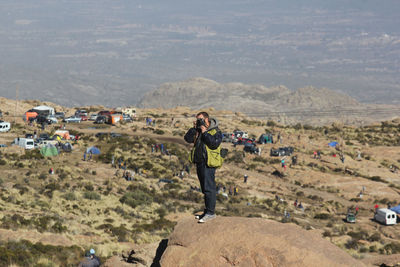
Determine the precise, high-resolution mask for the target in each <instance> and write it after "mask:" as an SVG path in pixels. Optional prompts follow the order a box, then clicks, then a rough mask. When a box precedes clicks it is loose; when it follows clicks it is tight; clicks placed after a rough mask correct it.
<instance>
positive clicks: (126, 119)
mask: <svg viewBox="0 0 400 267" xmlns="http://www.w3.org/2000/svg"><path fill="white" fill-rule="evenodd" d="M122 120H123V121H126V122H132V121H133V119H132V117H131V116H129V115H127V114H122Z"/></svg>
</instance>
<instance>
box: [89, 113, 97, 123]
mask: <svg viewBox="0 0 400 267" xmlns="http://www.w3.org/2000/svg"><path fill="white" fill-rule="evenodd" d="M97 117H98V115H97V114H96V113H93V114H91V115H90V117H89V120H90V121H96V119H97Z"/></svg>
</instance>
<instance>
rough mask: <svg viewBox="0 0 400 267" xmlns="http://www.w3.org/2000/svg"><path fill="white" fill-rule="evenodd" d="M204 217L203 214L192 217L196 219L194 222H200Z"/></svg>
mask: <svg viewBox="0 0 400 267" xmlns="http://www.w3.org/2000/svg"><path fill="white" fill-rule="evenodd" d="M204 215H205V213H202V214H200V215H196V216H194V218H196V220H200V219H201V218H203V217H204Z"/></svg>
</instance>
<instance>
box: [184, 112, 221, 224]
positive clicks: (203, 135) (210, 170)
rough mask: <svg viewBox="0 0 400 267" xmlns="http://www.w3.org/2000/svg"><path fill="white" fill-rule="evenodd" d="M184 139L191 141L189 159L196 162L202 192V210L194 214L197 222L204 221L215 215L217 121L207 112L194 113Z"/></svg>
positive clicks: (218, 152) (218, 160) (218, 150)
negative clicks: (191, 125) (194, 117)
mask: <svg viewBox="0 0 400 267" xmlns="http://www.w3.org/2000/svg"><path fill="white" fill-rule="evenodd" d="M184 139H185V141H186V142H188V143H193V148H192V150H191V152H190V155H189V161H190V162H191V163H194V164H196V170H197V177H198V179H199V182H200V187H201V192H202V193H203V194H204V204H205V208H204V212H203V214H201V215H198V216H196V219H198V222H199V223H205V222H207V221H209V220H212V219H214V218H215V217H216V215H215V203H216V186H215V170H216V168H218V167H221V165H222V162H223V158H222V157H221V142H222V133H221V131H220V130H219V129H218V121H217V120H216V119H213V118H209V115H208V113H207V112H200V113H198V114H197V115H196V121H194V122H193V128H190V129H189V130H188V131H187V133H186V135H185V137H184Z"/></svg>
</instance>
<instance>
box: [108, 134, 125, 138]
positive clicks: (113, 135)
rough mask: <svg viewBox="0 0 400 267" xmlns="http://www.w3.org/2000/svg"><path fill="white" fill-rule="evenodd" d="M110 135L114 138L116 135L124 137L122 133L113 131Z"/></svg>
mask: <svg viewBox="0 0 400 267" xmlns="http://www.w3.org/2000/svg"><path fill="white" fill-rule="evenodd" d="M110 136H111V137H113V138H116V137H122V134H120V133H111V134H110Z"/></svg>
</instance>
